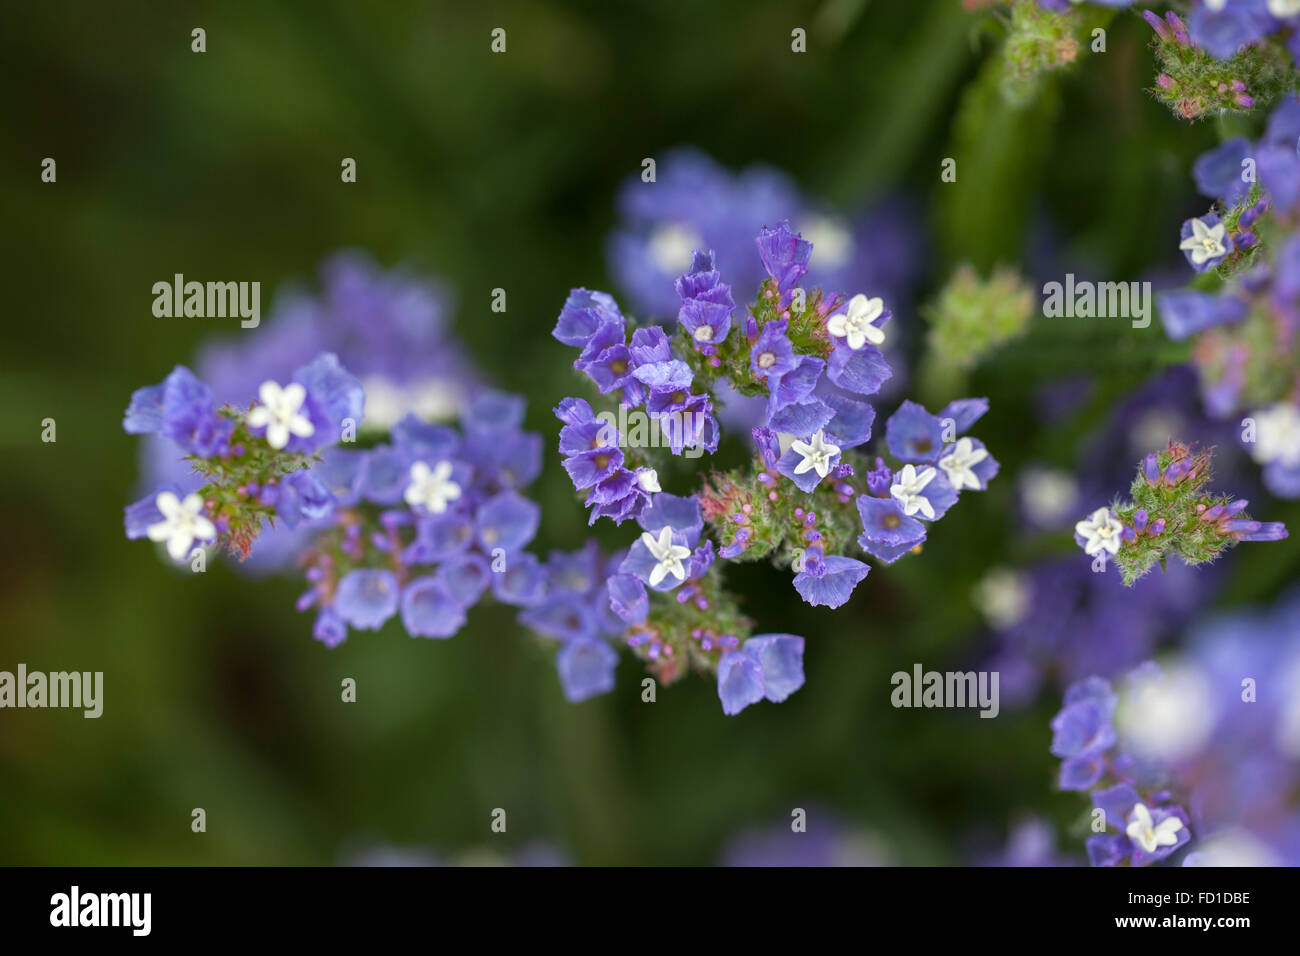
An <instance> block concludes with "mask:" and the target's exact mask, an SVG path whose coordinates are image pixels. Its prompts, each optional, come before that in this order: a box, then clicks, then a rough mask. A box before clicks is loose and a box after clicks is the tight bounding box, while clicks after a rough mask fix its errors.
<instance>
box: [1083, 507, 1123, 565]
mask: <svg viewBox="0 0 1300 956" xmlns="http://www.w3.org/2000/svg"><path fill="white" fill-rule="evenodd" d="M1074 530H1075V532H1076V533H1077V534H1078V535H1079V537H1081V538H1083V539H1084V541H1085V544H1084V546H1083V550H1084V553H1085V554H1097V553H1098V552H1100V551H1109V552H1110V553H1111V554H1119V545H1120V539H1119V536H1120V533H1121V532H1122V531H1123V530H1124V526H1123V525H1122V524H1120V521H1119V519H1118V518H1116V517H1115V516H1114V515H1112V514H1111V513H1110V509H1109V508H1098V509H1097V510H1096V511H1094V512H1093V513H1092V514H1090V515H1089V516H1088V517H1087V518H1085V519H1084V520H1083V521H1080V522H1078V523H1077V524H1075V526H1074Z"/></svg>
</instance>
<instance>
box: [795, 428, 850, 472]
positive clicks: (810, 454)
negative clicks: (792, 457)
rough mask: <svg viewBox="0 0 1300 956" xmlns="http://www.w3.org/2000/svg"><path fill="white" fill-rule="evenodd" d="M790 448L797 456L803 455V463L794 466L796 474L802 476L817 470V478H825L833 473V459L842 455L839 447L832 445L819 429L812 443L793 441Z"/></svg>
mask: <svg viewBox="0 0 1300 956" xmlns="http://www.w3.org/2000/svg"><path fill="white" fill-rule="evenodd" d="M790 447H791V448H793V449H794V451H795V454H796V455H802V456H803V461H801V462H799V464H797V465H795V466H794V473H795V474H796V475H802V474H803V473H804V472H805V471H811V470H812V469H814V468H815V469H817V476H818V477H819V478H825V477H826V476H827V475H829V474H830V471H831V459H832V458H834V457H835V456H836V455H838V454H839V453H840V446H839V445H832V444H831V443H830V442H828V441H827V440H826V435H825V432H824V431H823V430H822V429H820V428H819V429H817V434H815V435H813V437H812V441H811V442H806V441H792V442H790Z"/></svg>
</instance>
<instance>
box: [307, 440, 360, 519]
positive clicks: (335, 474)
mask: <svg viewBox="0 0 1300 956" xmlns="http://www.w3.org/2000/svg"><path fill="white" fill-rule="evenodd" d="M369 458H370V456H369V455H368V454H367V453H366V452H364V451H354V450H352V449H347V448H332V449H330V450H329V451H328V452H326V453H325V455H324V461H323V462H322V463H321V464H319V465H317V466H316V467H315V468H313V469H312V474H314V475H315V476H316V477H317V478H319V479H320V480H321V482H322V483H323V484H324V485H325V487H326V489H328V491H329V493H330V494H331V495H333V497H334V500H335V502H336V503H337V504H338V506H339V507H341V508H351V507H352V506H353V505H355V504H356V503H357V502H359V501H360V500H361V493H362V489H363V487H364V486H365V480H366V468H367V466H368V463H369Z"/></svg>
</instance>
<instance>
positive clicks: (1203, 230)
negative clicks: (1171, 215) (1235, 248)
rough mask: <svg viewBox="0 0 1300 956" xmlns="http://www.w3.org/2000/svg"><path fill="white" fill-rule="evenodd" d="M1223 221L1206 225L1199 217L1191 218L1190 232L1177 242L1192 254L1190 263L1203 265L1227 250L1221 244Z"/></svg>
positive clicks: (1180, 247) (1179, 246) (1181, 247)
mask: <svg viewBox="0 0 1300 956" xmlns="http://www.w3.org/2000/svg"><path fill="white" fill-rule="evenodd" d="M1224 232H1225V230H1224V228H1223V223H1219V224H1218V225H1217V226H1207V225H1206V224H1205V223H1203V222H1202V221H1201V220H1199V219H1193V220H1192V234H1191V235H1190V236H1188V237H1187V238H1186V239H1184V240H1183V241H1182V242H1180V243H1179V244H1178V248H1179V249H1186V250H1188V251H1190V252H1191V254H1192V265H1194V266H1199V265H1204V264H1205V263H1206V262H1208V261H1209V260H1211V259H1217V258H1219V256H1221V255H1223V254H1224V253H1226V252H1227V251H1228V248H1227V246H1225V245H1224V244H1223V235H1224Z"/></svg>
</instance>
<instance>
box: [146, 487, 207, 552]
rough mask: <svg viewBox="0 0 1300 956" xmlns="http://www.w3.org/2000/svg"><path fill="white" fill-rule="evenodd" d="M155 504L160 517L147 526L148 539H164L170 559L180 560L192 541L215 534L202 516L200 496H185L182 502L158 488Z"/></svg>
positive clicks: (188, 550) (201, 539)
mask: <svg viewBox="0 0 1300 956" xmlns="http://www.w3.org/2000/svg"><path fill="white" fill-rule="evenodd" d="M154 506H155V507H157V509H158V510H159V511H160V512H161V513H162V516H163V520H162V521H159V522H158V523H157V524H151V525H149V527H148V529H147V532H148V535H149V540H150V541H166V542H167V553H168V554H170V555H171V556H172V560H173V561H180V560H183V559H184V558H185V556H186V555H188V554H189V553H190V547H191V546H192V545H193V544H194V542H195V541H210V540H211V539H213V538H215V537H216V536H217V529H216V528H215V527H214V526H213V524H212V522H211V521H209V520H208V519H207V518H206V517H204V515H203V497H202V496H201V495H196V494H190V495H186V496H185V499H184V500H183V501H181V500H178V499H177V497H176V496H175V495H174V494H172V493H171V492H170V491H160V492H158V497H157V498H155V499H154Z"/></svg>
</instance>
